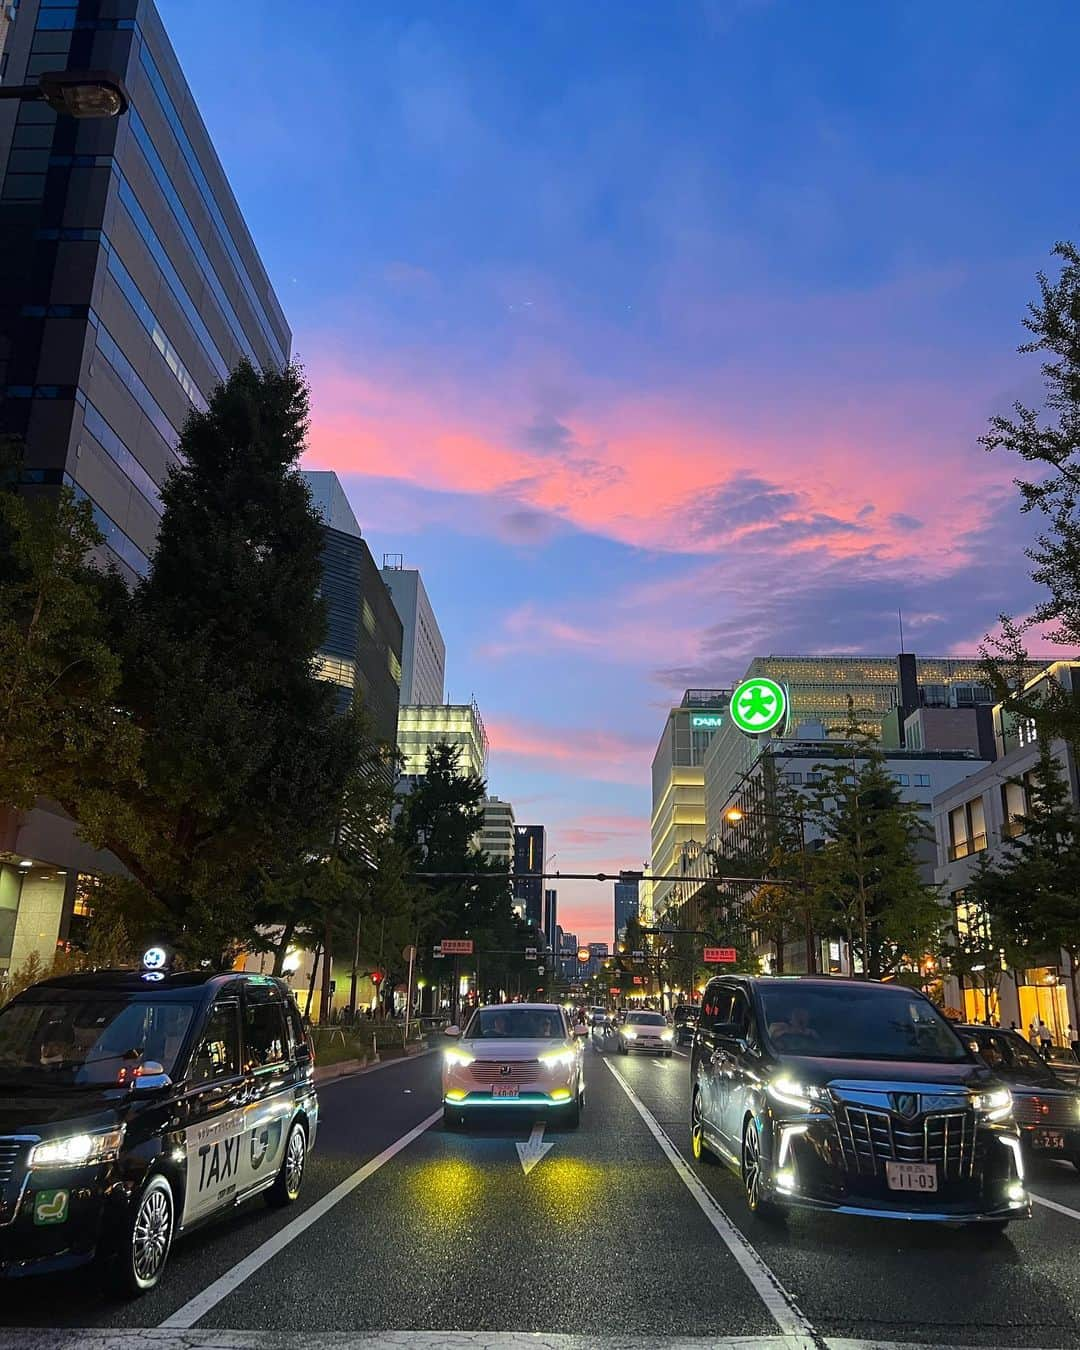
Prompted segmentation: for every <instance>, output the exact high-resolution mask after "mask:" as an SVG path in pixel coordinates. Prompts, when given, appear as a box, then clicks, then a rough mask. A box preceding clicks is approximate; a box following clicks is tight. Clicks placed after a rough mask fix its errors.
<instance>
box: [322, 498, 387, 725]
mask: <svg viewBox="0 0 1080 1350" xmlns="http://www.w3.org/2000/svg"><path fill="white" fill-rule="evenodd" d="M304 481H305V482H306V483H307V485H308V488H309V490H310V492H311V500H312V503H313V505H314V507H315V509H316V511H318V513H319V515H320V516H321V517H322V520H323V556H322V583H321V592H322V598H323V602H324V603H325V605H326V636H325V638H324V639H323V646H322V650H321V651H320V653H319V673H320V675H321V676H322V678H323V679H325V680H329V681H331V682H332V683H333V684H335V685H336V686H337V687H338V690H339V691H340V693H339V703H340V706H342V707H347V706H348V704H349V702H350V700H352V699H353V698H354V697H359V699H360V702H361V705H362V706H363V708H364V710H365V712H366V713H367V715H368V718H369V719H370V722H371V731H372V735H373V736H374V738H375V740H376V741H378V742H379V743H380V744H382V745H396V743H397V724H398V689H399V681H400V679H401V641H402V625H401V619H400V617H399V616H398V612H397V609H396V608H395V606H394V602H393V600H392V599H391V598H390V592H389V591H388V590H387V588H386V585H385V583H384V582H383V579H382V576H381V575H380V572H379V569H378V567H377V566H376V564H375V559H374V558H373V557H372V556H371V550H370V549H369V548H368V546H367V544H366V542H365V541H364V539H363V538H362V536H361V533H360V526H359V525H358V524H357V523H356V517H355V516H354V515H353V512H352V507H350V505H349V501H348V498H347V497H346V496H345V492H344V489H343V488H342V486H341V483H340V482H339V481H338V477H337V474H335V473H322V472H319V473H305V474H304Z"/></svg>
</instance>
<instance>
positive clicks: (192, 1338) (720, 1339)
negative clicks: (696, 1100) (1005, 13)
mask: <svg viewBox="0 0 1080 1350" xmlns="http://www.w3.org/2000/svg"><path fill="white" fill-rule="evenodd" d="M3 1344H4V1347H5V1350H148V1347H160V1350H177V1347H178V1345H180V1342H179V1341H178V1339H177V1337H176V1336H175V1335H174V1334H173V1333H172V1332H171V1331H162V1330H161V1329H160V1328H154V1329H151V1330H144V1329H143V1328H139V1327H95V1328H92V1329H80V1330H77V1331H64V1330H56V1329H55V1328H26V1327H12V1328H10V1329H9V1328H7V1327H5V1328H4V1340H3ZM298 1344H302V1345H303V1347H304V1350H447V1347H448V1346H453V1347H454V1350H805V1347H806V1346H807V1344H808V1342H807V1340H806V1338H805V1337H803V1336H648V1337H645V1336H635V1335H626V1334H623V1335H619V1336H595V1335H588V1336H575V1335H566V1334H564V1333H556V1332H543V1331H353V1332H348V1331H323V1332H318V1331H314V1332H313V1331H305V1332H304V1334H303V1336H302V1337H298V1336H297V1335H296V1333H295V1332H291V1331H274V1330H273V1329H263V1330H261V1331H218V1330H217V1329H216V1328H206V1329H205V1330H204V1329H199V1330H196V1331H188V1332H186V1333H185V1335H184V1338H183V1348H184V1350H204V1348H205V1350H226V1348H227V1350H295V1347H296V1346H297V1345H298ZM823 1344H824V1345H828V1346H830V1347H832V1346H843V1347H844V1350H927V1347H926V1346H925V1345H923V1346H905V1347H901V1346H894V1345H893V1344H892V1342H890V1341H877V1340H875V1341H842V1342H841V1341H832V1340H830V1341H827V1342H823ZM934 1350H971V1347H970V1346H967V1347H959V1346H953V1347H949V1346H936V1347H934Z"/></svg>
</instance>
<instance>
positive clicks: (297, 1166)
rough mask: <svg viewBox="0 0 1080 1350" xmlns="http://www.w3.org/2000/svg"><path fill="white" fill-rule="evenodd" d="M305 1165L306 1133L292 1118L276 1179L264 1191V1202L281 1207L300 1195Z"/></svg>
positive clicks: (276, 1207) (289, 1203) (275, 1207)
mask: <svg viewBox="0 0 1080 1350" xmlns="http://www.w3.org/2000/svg"><path fill="white" fill-rule="evenodd" d="M306 1166H307V1134H306V1132H305V1130H304V1127H303V1125H301V1123H300V1122H299V1121H298V1120H294V1121H293V1124H292V1129H291V1130H290V1131H289V1138H288V1140H287V1141H286V1143H285V1156H284V1158H282V1160H281V1171H280V1172H278V1174H277V1180H276V1181H275V1182H274V1184H273V1185H272V1186H271V1187H270V1189H269V1190H268V1191H267V1192H266V1203H267V1204H268V1205H270V1206H271V1207H272V1208H274V1209H283V1208H284V1207H285V1206H286V1205H291V1204H293V1203H294V1202H295V1201H296V1200H298V1199H299V1197H300V1188H301V1186H303V1184H304V1171H305V1168H306Z"/></svg>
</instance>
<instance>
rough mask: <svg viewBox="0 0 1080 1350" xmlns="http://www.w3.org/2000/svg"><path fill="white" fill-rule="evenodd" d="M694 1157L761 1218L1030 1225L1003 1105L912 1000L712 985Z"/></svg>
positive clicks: (723, 982)
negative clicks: (791, 1212) (808, 1214)
mask: <svg viewBox="0 0 1080 1350" xmlns="http://www.w3.org/2000/svg"><path fill="white" fill-rule="evenodd" d="M690 1087H691V1108H690V1109H691V1120H690V1129H691V1145H692V1148H693V1153H694V1156H695V1158H701V1157H703V1156H704V1155H705V1154H713V1155H714V1156H715V1157H717V1158H720V1159H722V1160H723V1161H724V1162H726V1163H727V1164H728V1165H729V1166H730V1167H731V1168H732V1170H733V1171H735V1173H736V1174H737V1175H738V1176H740V1177H741V1179H742V1183H743V1190H744V1194H745V1198H746V1204H747V1206H748V1208H749V1209H750V1211H751V1213H753V1214H755V1215H758V1216H760V1217H762V1218H768V1217H770V1216H771V1215H776V1214H778V1213H779V1212H780V1211H781V1210H782V1209H784V1208H787V1207H791V1206H800V1207H804V1208H809V1209H828V1210H834V1211H836V1212H838V1213H841V1214H853V1215H860V1216H863V1217H867V1218H893V1219H904V1220H909V1221H910V1220H917V1221H922V1222H931V1223H949V1224H978V1225H980V1226H982V1227H983V1229H984V1231H986V1230H991V1231H992V1230H998V1231H1000V1230H1001V1229H1003V1228H1004V1227H1005V1226H1006V1225H1007V1224H1008V1223H1009V1222H1010V1220H1012V1219H1022V1218H1027V1217H1028V1216H1029V1214H1030V1202H1029V1199H1028V1195H1027V1191H1026V1189H1025V1187H1024V1179H1023V1178H1024V1169H1023V1162H1022V1158H1021V1147H1020V1136H1019V1132H1018V1130H1017V1127H1016V1122H1015V1120H1014V1118H1013V1104H1012V1097H1011V1095H1010V1093H1009V1090H1008V1088H1007V1087H1006V1086H1005V1084H1004V1083H1003V1082H1002V1081H1001V1078H1000V1077H999V1076H998V1075H997V1074H995V1073H993V1072H992V1071H991V1070H990V1068H988V1067H987V1065H986V1064H985V1063H984V1062H983V1061H982V1060H981V1059H980V1058H979V1057H978V1056H977V1055H975V1054H974V1053H973V1052H972V1051H971V1049H970V1047H969V1045H968V1044H967V1043H966V1042H965V1041H964V1040H963V1039H962V1038H961V1037H960V1036H958V1035H957V1033H956V1031H955V1030H954V1028H953V1027H952V1026H951V1025H950V1024H949V1023H948V1022H946V1020H945V1019H944V1018H943V1017H942V1016H941V1014H940V1013H939V1012H938V1010H937V1009H936V1008H935V1007H934V1005H933V1004H932V1003H931V1002H930V1000H929V999H927V998H925V997H924V996H923V995H922V994H920V993H918V992H917V991H915V990H912V989H906V988H903V987H901V986H899V985H891V984H877V983H874V982H873V981H862V980H843V979H838V978H834V977H827V978H814V977H803V978H797V979H784V978H775V977H774V978H770V977H752V976H735V975H733V976H720V977H717V978H716V979H714V980H711V981H710V983H709V985H708V986H707V988H706V990H705V994H704V997H703V998H702V1007H701V1019H700V1022H699V1026H698V1034H697V1036H696V1038H695V1040H694V1049H693V1053H692V1057H691V1064H690Z"/></svg>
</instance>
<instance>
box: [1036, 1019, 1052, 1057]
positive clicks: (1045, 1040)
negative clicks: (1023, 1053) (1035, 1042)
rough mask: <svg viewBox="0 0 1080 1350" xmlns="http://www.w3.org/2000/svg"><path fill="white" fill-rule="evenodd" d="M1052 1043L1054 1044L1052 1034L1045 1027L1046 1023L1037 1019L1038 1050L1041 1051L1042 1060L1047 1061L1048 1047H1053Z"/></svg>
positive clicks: (1048, 1055)
mask: <svg viewBox="0 0 1080 1350" xmlns="http://www.w3.org/2000/svg"><path fill="white" fill-rule="evenodd" d="M1053 1043H1054V1037H1053V1034H1052V1033H1051V1031H1050V1028H1049V1027H1048V1026H1047V1025H1046V1023H1045V1022H1044V1021H1043V1020H1042V1018H1041V1017H1040V1018H1039V1049H1040V1050H1041V1051H1042V1053H1043V1058H1044V1059H1049V1057H1050V1047H1051V1046H1052V1045H1053Z"/></svg>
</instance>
